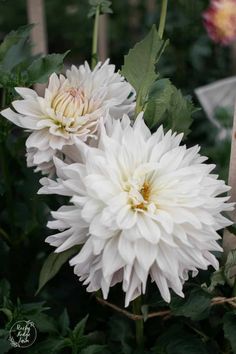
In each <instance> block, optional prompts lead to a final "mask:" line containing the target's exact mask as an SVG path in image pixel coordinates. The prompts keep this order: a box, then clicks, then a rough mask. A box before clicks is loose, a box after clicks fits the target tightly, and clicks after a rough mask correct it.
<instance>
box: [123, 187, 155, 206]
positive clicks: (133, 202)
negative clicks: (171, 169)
mask: <svg viewBox="0 0 236 354" xmlns="http://www.w3.org/2000/svg"><path fill="white" fill-rule="evenodd" d="M138 185H139V183H137V181H132V182H130V181H129V182H127V183H126V185H125V188H124V190H125V191H126V192H128V194H129V199H128V200H129V204H130V206H131V208H132V209H133V210H137V209H138V210H147V208H148V204H149V201H150V195H151V187H150V184H149V183H148V182H144V183H143V184H142V187H141V188H140V185H139V186H138Z"/></svg>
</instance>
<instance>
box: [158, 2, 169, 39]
mask: <svg viewBox="0 0 236 354" xmlns="http://www.w3.org/2000/svg"><path fill="white" fill-rule="evenodd" d="M167 5H168V0H162V5H161V16H160V22H159V28H158V34H159V36H160V38H161V39H162V37H163V33H164V29H165V24H166V14H167Z"/></svg>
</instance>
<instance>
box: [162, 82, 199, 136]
mask: <svg viewBox="0 0 236 354" xmlns="http://www.w3.org/2000/svg"><path fill="white" fill-rule="evenodd" d="M194 112H196V108H195V107H194V105H193V103H192V101H191V99H190V98H189V97H184V96H183V95H182V93H181V91H180V90H178V89H177V88H176V87H175V86H173V94H172V96H171V101H170V105H169V107H168V110H167V112H166V118H165V117H164V122H165V120H166V121H167V124H165V125H166V128H167V129H172V131H174V132H177V133H184V134H185V136H186V135H187V134H188V133H189V131H190V130H189V128H190V125H191V124H192V114H193V113H194Z"/></svg>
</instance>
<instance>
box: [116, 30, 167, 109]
mask: <svg viewBox="0 0 236 354" xmlns="http://www.w3.org/2000/svg"><path fill="white" fill-rule="evenodd" d="M166 45H167V42H166V41H163V40H162V39H160V37H159V35H158V32H157V29H156V26H153V27H152V29H151V31H150V32H149V33H148V35H147V36H146V37H145V38H144V39H143V40H142V41H141V42H139V43H137V44H136V45H135V46H134V48H132V49H130V51H129V53H128V54H127V55H126V56H125V58H124V65H123V66H122V70H121V75H123V76H124V77H125V78H126V79H127V81H128V82H129V83H130V84H131V85H132V86H133V87H134V89H135V90H136V94H137V104H136V105H137V107H136V111H137V112H140V111H141V110H143V109H144V106H145V103H146V101H147V99H148V93H149V90H150V87H151V85H152V84H153V83H154V81H155V80H156V79H157V77H158V75H157V74H156V70H155V69H156V68H155V67H156V64H157V62H158V60H159V58H160V56H161V55H162V53H163V51H164V49H165V47H166Z"/></svg>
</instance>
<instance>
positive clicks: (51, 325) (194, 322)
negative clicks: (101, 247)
mask: <svg viewBox="0 0 236 354" xmlns="http://www.w3.org/2000/svg"><path fill="white" fill-rule="evenodd" d="M208 3H209V1H208V0H169V10H168V18H167V26H166V32H165V37H166V38H169V39H170V44H169V47H168V48H167V50H166V53H165V55H164V56H163V58H162V60H161V63H160V67H159V71H160V72H161V74H162V76H163V77H168V78H171V81H172V82H173V83H174V84H175V85H176V86H177V87H178V88H181V89H182V91H183V92H184V94H188V95H193V98H194V101H195V105H197V106H198V105H199V103H198V102H197V100H196V98H195V97H194V89H195V88H197V87H199V86H201V85H205V84H207V83H210V82H214V81H216V80H218V79H221V78H225V77H227V76H230V75H232V66H231V64H230V63H231V61H230V55H231V53H230V48H227V47H220V46H218V45H215V44H214V43H212V42H211V41H210V39H209V38H208V36H207V34H206V32H205V29H204V28H203V23H202V17H201V14H202V11H203V10H204V9H205V8H206V7H207V6H208ZM149 5H150V3H149V1H148V0H147V1H145V0H137V1H127V0H113V1H112V8H113V14H112V15H110V16H109V27H108V37H109V46H108V51H109V57H110V58H111V62H112V63H114V64H116V65H117V67H118V68H120V67H121V65H122V64H123V56H124V54H126V53H127V52H128V50H129V48H130V47H131V46H133V45H134V44H135V43H136V42H137V41H138V40H140V39H141V38H142V37H143V36H144V35H145V34H146V33H147V31H148V30H149V28H150V27H151V24H152V23H157V22H158V18H159V10H160V1H158V0H157V1H156V4H155V5H156V9H155V11H153V10H152V8H150V6H149ZM45 7H46V23H47V32H48V43H49V53H54V52H55V53H64V52H66V51H67V50H71V52H70V53H69V54H68V55H67V57H66V59H65V63H66V65H70V64H71V63H74V64H77V65H78V64H81V63H83V61H84V60H88V61H90V55H91V54H90V53H91V42H92V37H91V36H92V21H91V19H88V18H87V13H88V10H89V4H88V1H87V0H45ZM25 24H27V13H26V3H25V1H23V0H17V1H15V0H0V41H1V40H3V38H4V37H5V35H6V34H7V33H8V32H10V31H11V30H12V29H17V28H18V27H19V26H22V25H25ZM26 47H27V48H28V49H29V43H26ZM26 47H24V46H23V47H22V48H21V51H20V52H19V53H18V59H19V62H20V63H21V64H20V65H21V66H19V67H18V69H19V68H21V69H22V68H24V70H25V71H26V72H27V69H28V66H29V65H30V63H32V60H33V58H31V57H30V55H29V51H28V49H27V50H25V48H26ZM21 56H22V57H21ZM54 64H55V65H54ZM54 64H53V65H54V66H52V68H55V69H58V65H59V64H58V63H54ZM13 71H14V70H13ZM13 74H14V72H13ZM41 74H42V77H43V75H44V73H43V72H42V73H41ZM27 75H28V74H27ZM27 75H26V76H24V77H20V78H19V76H16V78H17V79H16V80H18V81H17V84H18V85H23V84H25V85H31V84H32V80H31V78H30V75H28V76H27ZM38 79H40V78H38ZM22 80H23V81H22ZM27 80H28V81H27ZM12 85H15V81H14V80H13V81H12ZM13 95H14V92H13V90H12V88H11V87H10V88H9V90H8V96H7V97H6V104H9V103H10V101H11V100H12V97H13ZM216 119H219V120H220V121H221V122H223V124H224V125H225V126H227V127H228V126H230V124H231V123H230V122H231V119H232V115H231V114H228V112H225V111H218V112H217V114H216ZM216 136H217V131H216V128H214V126H212V123H211V122H210V121H209V120H208V119H207V118H206V116H205V114H204V112H203V111H202V110H199V111H198V112H197V113H195V115H194V122H193V125H192V133H191V134H190V136H189V138H188V144H189V145H192V144H195V143H198V144H201V145H202V146H203V152H206V154H208V156H210V159H211V160H212V161H213V162H214V163H216V164H217V169H218V172H219V173H220V175H221V176H223V177H224V178H227V169H228V159H229V151H230V142H229V141H228V140H227V141H226V140H223V141H217V139H216ZM25 137H26V134H24V133H23V134H22V133H20V132H19V130H18V129H17V128H16V127H13V126H12V125H10V124H5V122H3V121H1V134H0V139H1V141H0V145H1V151H0V157H1V172H2V173H1V175H0V263H1V266H0V278H2V280H1V282H0V353H1V354H2V353H5V352H9V350H11V351H12V352H13V351H14V349H11V347H10V345H9V342H8V340H7V335H8V331H9V328H10V327H11V325H12V324H13V323H14V322H15V321H16V320H18V319H32V320H33V321H34V322H35V323H36V327H37V329H38V339H37V341H36V344H34V346H32V347H30V348H29V349H24V353H29V354H40V353H43V354H46V353H49V352H51V353H65V354H67V353H73V354H75V353H81V354H93V353H104V354H106V353H116V354H132V353H151V354H155V353H156V354H164V353H167V354H201V353H203V354H206V353H214V354H217V353H224V354H227V353H228V354H229V353H231V352H232V349H231V346H230V344H229V341H230V342H231V345H232V346H234V350H236V343H235V339H234V338H235V337H236V334H235V333H236V328H235V323H236V322H235V319H236V315H235V313H234V312H227V311H228V307H227V305H225V306H224V311H223V309H222V308H221V307H214V308H211V307H210V303H209V298H210V296H211V295H209V296H208V295H207V293H206V292H202V290H201V287H200V284H202V283H206V284H207V286H209V278H210V273H211V272H212V270H211V269H210V270H209V272H204V273H201V272H200V274H199V276H198V277H197V278H196V279H195V280H194V282H192V280H191V281H190V282H188V283H187V284H186V289H185V291H186V292H187V293H188V292H190V290H191V291H192V290H194V291H195V293H194V294H195V295H196V290H197V291H199V292H200V293H201V294H200V293H198V294H197V296H195V295H194V294H193V295H191V294H190V297H189V298H190V300H188V304H190V305H191V306H192V308H193V307H194V309H195V311H196V312H194V313H192V312H191V313H190V312H189V308H188V307H187V308H186V307H184V306H183V304H182V303H180V302H179V299H174V301H173V303H172V305H171V306H172V310H173V311H177V312H176V313H177V316H179V317H177V326H176V320H175V319H174V318H169V319H167V320H165V321H162V320H161V319H159V318H157V319H152V320H148V322H147V323H146V324H145V327H146V329H145V335H146V349H145V350H144V349H143V350H141V351H140V350H139V351H138V350H136V349H134V348H135V344H134V343H135V331H134V323H133V322H132V321H130V320H128V319H127V318H125V317H123V316H120V315H118V314H117V313H113V312H112V311H111V310H109V309H108V308H106V307H102V306H101V305H100V304H98V303H97V301H96V299H95V297H94V296H93V295H92V294H89V293H86V291H85V288H84V287H83V286H82V285H81V284H80V283H79V281H78V279H77V278H76V277H75V276H74V275H73V272H72V269H71V268H70V267H69V266H68V265H67V264H65V265H63V267H62V268H61V270H60V272H59V273H58V274H57V275H56V276H55V277H54V278H53V279H52V280H51V281H50V282H49V283H48V284H47V285H46V286H45V287H44V288H43V289H42V291H41V292H39V294H38V295H37V296H36V297H35V292H36V290H37V287H38V279H39V274H40V269H41V268H42V265H43V263H44V261H45V259H46V258H47V256H48V254H49V253H51V252H52V249H51V248H50V247H49V246H48V245H46V244H45V243H44V239H45V237H46V236H47V235H48V233H49V231H48V230H47V228H46V223H47V219H48V214H49V210H50V209H56V208H57V207H59V205H60V204H61V199H60V198H57V199H56V198H51V197H47V196H38V195H36V192H37V190H38V188H39V182H38V180H39V178H40V175H39V174H35V173H34V172H33V171H32V170H31V169H28V168H26V162H25V158H24V153H25V152H24V151H25V149H24V141H25ZM4 171H5V173H4ZM220 281H221V283H220ZM220 281H219V283H220V284H222V278H220ZM217 284H218V283H217V281H216V282H215V285H214V286H213V287H212V289H211V291H212V292H213V294H215V291H216V290H215V286H216V285H217ZM216 294H217V295H219V296H220V295H223V296H230V295H231V288H230V287H229V286H227V285H226V286H225V287H224V288H223V287H222V286H221V285H220V286H219V287H218V288H217V291H216ZM109 299H110V300H111V302H114V303H116V304H118V305H120V306H123V303H122V301H121V299H122V291H121V289H120V288H119V287H116V288H115V289H112V291H111V296H110V297H109ZM143 302H144V304H145V305H144V307H143V312H144V314H145V313H147V311H149V310H150V311H153V310H157V309H163V308H165V306H166V304H165V303H163V301H162V300H161V298H160V295H159V293H158V291H157V289H155V288H154V287H152V285H150V287H149V289H148V292H147V295H146V296H145V297H144V299H143ZM204 306H205V307H204ZM178 309H181V310H178ZM199 309H200V310H199ZM178 311H179V312H178ZM225 312H226V314H225ZM87 314H89V317H88V319H85V316H86V315H87ZM209 315H210V317H209ZM83 319H84V320H83ZM81 321H82V322H81ZM167 329H168V330H167ZM157 332H158V333H159V334H160V335H161V336H160V338H158V340H157ZM223 332H225V337H226V338H227V339H228V340H229V341H228V340H227V339H224V336H223ZM232 333H233V334H235V337H234V338H233V335H232ZM234 352H236V351H234Z"/></svg>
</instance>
